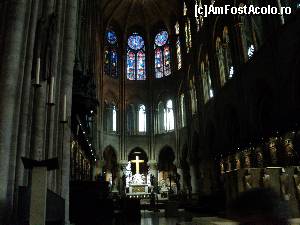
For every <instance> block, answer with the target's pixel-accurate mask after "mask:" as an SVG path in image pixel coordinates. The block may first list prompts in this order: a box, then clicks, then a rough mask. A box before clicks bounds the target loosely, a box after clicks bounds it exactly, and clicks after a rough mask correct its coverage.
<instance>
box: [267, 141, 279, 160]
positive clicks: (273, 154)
mask: <svg viewBox="0 0 300 225" xmlns="http://www.w3.org/2000/svg"><path fill="white" fill-rule="evenodd" d="M276 140H277V138H270V139H269V142H268V150H269V154H270V162H271V165H273V166H276V165H277V147H276Z"/></svg>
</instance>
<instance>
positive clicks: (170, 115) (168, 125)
mask: <svg viewBox="0 0 300 225" xmlns="http://www.w3.org/2000/svg"><path fill="white" fill-rule="evenodd" d="M164 113H165V114H164V119H165V126H164V127H165V130H166V131H171V130H174V112H173V102H172V100H171V99H170V100H168V101H167V104H166V109H165V111H164Z"/></svg>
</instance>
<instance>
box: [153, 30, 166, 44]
mask: <svg viewBox="0 0 300 225" xmlns="http://www.w3.org/2000/svg"><path fill="white" fill-rule="evenodd" d="M167 41H168V32H167V31H162V32H160V33H158V34H157V35H156V37H155V44H156V45H157V46H163V45H165V44H166V43H167Z"/></svg>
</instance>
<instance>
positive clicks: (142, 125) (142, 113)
mask: <svg viewBox="0 0 300 225" xmlns="http://www.w3.org/2000/svg"><path fill="white" fill-rule="evenodd" d="M139 132H146V107H145V106H144V105H140V106H139Z"/></svg>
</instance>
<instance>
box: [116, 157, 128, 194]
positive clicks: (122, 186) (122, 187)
mask: <svg viewBox="0 0 300 225" xmlns="http://www.w3.org/2000/svg"><path fill="white" fill-rule="evenodd" d="M127 163H128V162H127V161H126V160H121V161H120V162H119V163H118V164H119V165H118V167H119V192H120V194H125V188H126V178H125V184H124V178H123V175H124V176H125V174H124V172H123V171H124V169H125V167H126V166H127Z"/></svg>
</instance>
